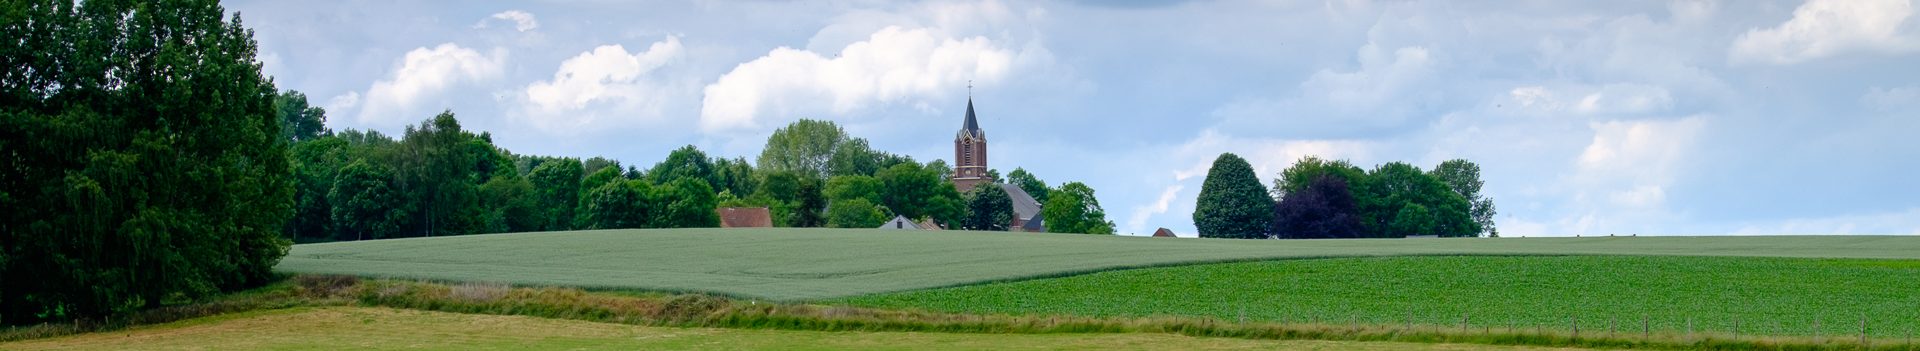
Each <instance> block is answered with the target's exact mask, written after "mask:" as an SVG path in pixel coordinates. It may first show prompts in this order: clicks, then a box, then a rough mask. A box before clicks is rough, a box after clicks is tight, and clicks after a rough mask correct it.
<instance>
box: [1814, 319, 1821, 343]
mask: <svg viewBox="0 0 1920 351" xmlns="http://www.w3.org/2000/svg"><path fill="white" fill-rule="evenodd" d="M1813 343H1815V344H1818V343H1820V315H1817V314H1816V315H1813Z"/></svg>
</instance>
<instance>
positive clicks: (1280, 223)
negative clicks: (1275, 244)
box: [1272, 174, 1366, 239]
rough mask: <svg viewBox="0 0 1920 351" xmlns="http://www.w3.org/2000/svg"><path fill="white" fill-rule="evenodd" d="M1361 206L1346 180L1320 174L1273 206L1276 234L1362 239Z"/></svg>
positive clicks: (1279, 235) (1285, 236) (1291, 237)
mask: <svg viewBox="0 0 1920 351" xmlns="http://www.w3.org/2000/svg"><path fill="white" fill-rule="evenodd" d="M1360 223H1361V222H1360V215H1359V209H1358V208H1357V207H1355V205H1354V200H1353V192H1351V191H1348V190H1347V181H1346V180H1345V179H1344V178H1342V177H1340V176H1338V175H1333V174H1321V175H1320V176H1319V178H1316V179H1314V181H1313V182H1312V183H1310V184H1309V185H1308V186H1307V187H1305V188H1300V189H1295V190H1293V191H1291V192H1288V193H1287V197H1286V198H1282V199H1280V203H1279V204H1278V205H1276V206H1274V209H1273V228H1274V229H1273V231H1272V234H1273V235H1274V236H1275V237H1279V238H1286V239H1314V238H1359V237H1364V236H1366V231H1365V227H1362V226H1361V225H1360Z"/></svg>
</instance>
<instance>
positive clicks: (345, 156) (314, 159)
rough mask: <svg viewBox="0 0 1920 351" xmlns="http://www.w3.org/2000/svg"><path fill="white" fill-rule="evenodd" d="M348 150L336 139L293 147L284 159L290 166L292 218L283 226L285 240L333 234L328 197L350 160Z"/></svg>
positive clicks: (324, 236)
mask: <svg viewBox="0 0 1920 351" xmlns="http://www.w3.org/2000/svg"><path fill="white" fill-rule="evenodd" d="M350 147H351V145H350V144H349V143H348V142H347V141H346V140H344V139H340V138H336V137H324V138H319V139H314V140H309V141H303V142H299V143H295V144H293V149H292V150H291V151H290V152H289V153H288V156H289V158H291V161H292V164H293V176H294V195H293V196H294V215H293V220H292V221H291V222H289V223H288V224H287V237H288V238H290V239H293V240H300V241H315V240H324V239H328V238H330V237H331V236H332V235H333V228H332V226H331V225H330V223H332V220H331V216H332V211H333V200H332V199H331V198H329V197H328V194H329V192H331V191H333V181H334V178H335V176H336V175H337V174H338V173H339V171H340V169H341V168H342V167H345V166H346V165H347V163H348V162H351V161H353V160H354V157H353V156H352V154H351V152H350Z"/></svg>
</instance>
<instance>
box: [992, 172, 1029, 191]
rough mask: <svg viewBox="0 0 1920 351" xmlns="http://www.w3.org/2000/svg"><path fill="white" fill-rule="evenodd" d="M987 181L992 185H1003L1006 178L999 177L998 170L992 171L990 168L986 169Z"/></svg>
mask: <svg viewBox="0 0 1920 351" xmlns="http://www.w3.org/2000/svg"><path fill="white" fill-rule="evenodd" d="M987 180H988V181H990V182H992V183H994V184H1005V183H1006V182H1007V178H1004V177H1001V176H1000V170H998V169H992V168H988V169H987ZM1022 190H1025V189H1022ZM1002 191H1005V190H1002Z"/></svg>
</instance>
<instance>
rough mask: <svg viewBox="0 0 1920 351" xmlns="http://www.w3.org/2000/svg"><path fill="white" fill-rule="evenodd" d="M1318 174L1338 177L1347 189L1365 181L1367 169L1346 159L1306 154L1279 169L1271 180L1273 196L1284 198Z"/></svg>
mask: <svg viewBox="0 0 1920 351" xmlns="http://www.w3.org/2000/svg"><path fill="white" fill-rule="evenodd" d="M1320 176H1333V177H1335V178H1340V181H1341V182H1344V183H1346V184H1347V188H1348V189H1349V191H1352V190H1353V189H1354V188H1355V187H1356V186H1357V185H1359V184H1361V183H1364V182H1366V177H1367V171H1366V170H1363V169H1360V167H1356V166H1354V165H1353V164H1352V163H1349V162H1347V160H1331V161H1330V160H1326V159H1321V158H1319V157H1315V156H1307V157H1304V158H1301V159H1300V160H1299V161H1296V162H1294V163H1293V165H1292V166H1288V167H1287V169H1286V170H1283V171H1280V177H1279V178H1277V179H1274V180H1273V198H1274V199H1281V200H1284V199H1285V198H1286V195H1287V194H1291V193H1295V192H1299V191H1301V190H1303V189H1306V188H1307V187H1308V186H1311V185H1312V184H1313V182H1314V181H1316V180H1318V179H1320Z"/></svg>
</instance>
